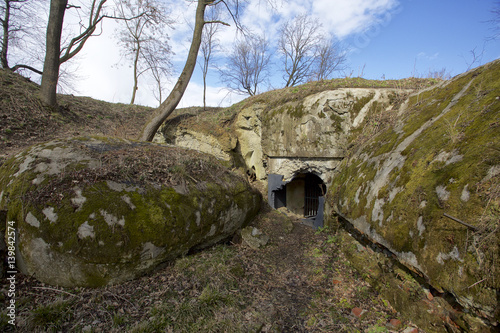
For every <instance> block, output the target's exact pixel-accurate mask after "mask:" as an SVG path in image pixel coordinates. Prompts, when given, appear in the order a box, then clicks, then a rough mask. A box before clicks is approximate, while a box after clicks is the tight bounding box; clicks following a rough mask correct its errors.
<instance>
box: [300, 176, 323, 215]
mask: <svg viewBox="0 0 500 333" xmlns="http://www.w3.org/2000/svg"><path fill="white" fill-rule="evenodd" d="M304 190H305V193H304V217H312V216H316V215H318V206H319V197H321V196H323V195H324V184H323V182H322V181H321V179H320V178H319V177H318V176H316V175H312V174H308V175H306V180H305V184H304Z"/></svg>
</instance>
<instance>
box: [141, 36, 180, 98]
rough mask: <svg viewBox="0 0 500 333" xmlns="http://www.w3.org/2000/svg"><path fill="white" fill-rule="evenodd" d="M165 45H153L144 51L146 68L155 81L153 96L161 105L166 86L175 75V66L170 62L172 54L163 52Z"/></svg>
mask: <svg viewBox="0 0 500 333" xmlns="http://www.w3.org/2000/svg"><path fill="white" fill-rule="evenodd" d="M164 47H165V46H164V45H161V44H159V43H152V44H150V45H148V46H147V47H145V48H144V49H143V55H144V62H145V64H146V65H145V67H146V68H148V69H149V74H150V76H151V77H152V79H153V82H154V85H153V87H152V91H153V96H154V97H155V99H156V100H157V101H158V103H159V104H160V105H161V102H162V101H163V92H164V91H165V84H166V81H167V80H168V78H169V77H171V76H172V75H173V66H172V64H171V62H170V55H171V52H163V49H164Z"/></svg>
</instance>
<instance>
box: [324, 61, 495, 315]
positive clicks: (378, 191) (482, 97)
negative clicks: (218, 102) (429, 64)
mask: <svg viewBox="0 0 500 333" xmlns="http://www.w3.org/2000/svg"><path fill="white" fill-rule="evenodd" d="M498 73H500V61H495V62H492V63H490V64H488V65H485V66H483V67H479V68H477V69H475V70H473V71H470V72H468V73H466V74H463V75H460V76H458V77H456V78H454V79H452V80H449V81H447V82H444V83H442V84H440V85H437V86H435V87H434V88H432V89H426V90H424V91H420V92H417V93H415V94H413V95H412V96H410V98H409V100H408V102H407V103H405V105H404V108H402V109H401V110H400V111H397V110H393V112H394V114H395V118H394V126H391V127H387V128H386V129H384V130H383V131H380V132H377V133H375V134H374V135H372V136H371V137H366V136H364V134H363V133H359V132H356V131H352V132H351V134H352V135H351V137H350V142H351V144H352V145H353V146H354V147H356V149H357V150H356V151H354V152H353V153H352V155H351V156H350V158H349V159H346V160H344V161H343V162H342V164H341V165H340V167H339V171H338V174H337V177H336V178H335V179H334V181H333V182H332V184H331V186H330V187H329V193H328V197H329V203H330V205H331V207H332V208H333V211H335V212H336V213H338V214H340V215H342V216H344V217H345V218H346V219H347V220H348V221H350V222H351V223H353V225H354V226H355V227H356V228H357V229H358V230H361V231H362V232H363V233H364V234H365V235H366V236H368V237H369V238H370V239H371V240H372V241H375V242H377V243H380V244H382V245H383V246H385V247H386V248H387V249H389V250H390V251H391V252H392V253H394V254H396V255H397V256H398V259H399V260H400V261H401V262H403V263H404V264H405V265H407V266H408V267H409V268H410V269H412V270H415V271H417V272H418V274H420V275H422V276H424V277H425V279H426V280H427V281H428V282H429V284H430V285H431V286H433V287H434V288H435V289H437V290H438V291H440V292H449V293H451V294H452V295H453V296H454V297H455V298H456V300H457V301H458V302H459V303H460V304H461V305H462V306H464V307H466V308H467V309H468V310H469V311H472V312H474V313H476V314H478V315H479V316H481V317H483V318H485V319H486V320H490V321H492V322H495V321H497V322H498V321H499V319H500V318H498V315H499V314H498V312H497V313H495V308H496V307H497V306H498V300H497V296H496V295H497V293H498V290H499V289H500V285H499V282H500V281H499V280H498V270H497V268H495V267H498V260H499V257H498V253H499V250H498V243H499V232H498V221H499V220H500V215H499V212H500V210H498V207H499V204H500V198H499V194H500V191H499V190H498V186H497V185H498V181H499V179H500V178H499V177H498V175H495V176H492V177H491V178H488V177H489V175H490V174H495V173H491V172H490V170H492V168H498V165H499V164H500V154H499V153H498V147H499V146H500V136H499V133H500V132H499V131H498V126H499V125H498V124H499V122H498V117H499V114H500V101H499V99H498V91H500V79H499V76H498ZM369 116H370V115H369V114H368V115H367V116H366V117H369ZM365 132H366V131H365ZM444 213H447V214H448V215H450V216H454V217H456V218H458V219H460V220H463V221H466V222H468V223H469V224H471V225H472V226H474V229H473V230H471V229H470V228H468V227H466V226H464V225H462V224H460V223H457V222H454V221H453V220H452V219H450V218H447V217H445V216H444V215H443V214H444ZM486 239H488V241H486ZM486 242H487V243H488V244H489V245H486ZM478 281H481V282H480V283H479V282H478Z"/></svg>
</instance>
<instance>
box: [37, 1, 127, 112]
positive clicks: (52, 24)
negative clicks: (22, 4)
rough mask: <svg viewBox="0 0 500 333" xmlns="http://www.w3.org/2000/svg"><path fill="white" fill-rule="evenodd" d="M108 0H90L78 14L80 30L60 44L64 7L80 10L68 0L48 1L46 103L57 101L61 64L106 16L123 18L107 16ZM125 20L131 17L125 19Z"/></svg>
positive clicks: (42, 96) (43, 92) (96, 30)
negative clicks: (65, 42) (106, 6)
mask: <svg viewBox="0 0 500 333" xmlns="http://www.w3.org/2000/svg"><path fill="white" fill-rule="evenodd" d="M107 1H108V0H92V2H91V3H90V5H89V7H88V8H85V9H83V13H82V14H81V15H80V17H81V21H80V32H79V33H78V35H76V36H74V37H72V38H71V37H70V38H69V39H68V40H69V42H68V43H67V44H65V45H63V46H61V36H62V30H63V20H64V14H65V12H66V10H67V9H76V10H80V11H81V10H82V7H80V6H76V5H71V4H68V0H51V1H50V11H49V20H48V23H47V33H46V45H45V60H44V64H43V74H42V84H41V89H40V99H41V101H42V102H43V103H44V104H46V105H49V106H55V105H56V104H57V98H56V91H57V82H58V77H59V70H60V66H61V64H62V63H64V62H66V61H68V60H70V59H71V58H73V57H74V56H76V55H77V54H78V53H79V52H80V51H81V50H82V48H83V46H84V45H85V43H86V42H87V41H88V39H89V38H90V37H92V36H94V35H98V34H99V33H100V30H99V27H100V24H101V22H102V20H104V19H105V18H111V19H124V18H120V17H117V16H114V15H110V14H108V13H107V12H106V10H105V5H106V2H107ZM126 19H132V17H130V18H126Z"/></svg>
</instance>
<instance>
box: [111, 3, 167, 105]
mask: <svg viewBox="0 0 500 333" xmlns="http://www.w3.org/2000/svg"><path fill="white" fill-rule="evenodd" d="M116 3H117V12H118V17H120V18H122V19H123V20H122V23H123V28H122V29H120V30H119V31H118V38H119V39H118V40H119V44H120V45H121V47H122V53H123V55H124V56H125V58H127V59H129V60H131V61H132V64H133V65H132V68H133V76H134V84H133V89H132V98H131V101H130V104H134V102H135V98H136V93H137V89H138V84H139V77H140V76H141V75H142V74H144V73H146V72H148V71H149V72H151V73H152V76H153V77H154V78H155V80H156V81H157V82H158V83H161V80H162V79H161V76H162V75H164V74H166V73H169V72H171V71H170V70H169V68H171V63H170V58H169V55H170V54H171V53H172V51H171V49H170V46H169V44H168V34H167V32H166V30H167V28H168V27H169V25H170V24H171V23H172V22H171V20H170V19H169V18H168V16H167V10H166V8H165V7H164V6H163V4H162V3H161V2H159V1H156V0H116ZM131 17H132V19H127V18H131Z"/></svg>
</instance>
